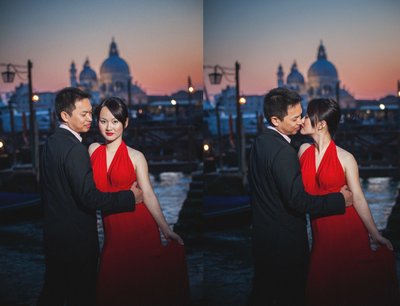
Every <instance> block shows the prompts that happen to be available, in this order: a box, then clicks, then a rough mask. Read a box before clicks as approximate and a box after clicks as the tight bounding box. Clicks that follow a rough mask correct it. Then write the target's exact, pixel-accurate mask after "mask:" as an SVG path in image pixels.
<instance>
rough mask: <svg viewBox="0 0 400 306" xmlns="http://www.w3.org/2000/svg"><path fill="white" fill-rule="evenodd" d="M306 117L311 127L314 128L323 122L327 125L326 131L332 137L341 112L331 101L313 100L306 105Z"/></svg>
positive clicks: (335, 103)
mask: <svg viewBox="0 0 400 306" xmlns="http://www.w3.org/2000/svg"><path fill="white" fill-rule="evenodd" d="M307 115H308V117H309V118H310V121H311V126H312V127H315V125H316V124H317V123H318V122H321V121H323V120H325V121H326V124H327V125H328V131H329V133H330V134H331V136H332V137H333V135H335V133H336V131H337V128H338V126H339V122H340V116H341V111H340V107H339V104H338V103H337V102H336V101H335V100H333V99H314V100H311V101H310V102H309V103H308V106H307Z"/></svg>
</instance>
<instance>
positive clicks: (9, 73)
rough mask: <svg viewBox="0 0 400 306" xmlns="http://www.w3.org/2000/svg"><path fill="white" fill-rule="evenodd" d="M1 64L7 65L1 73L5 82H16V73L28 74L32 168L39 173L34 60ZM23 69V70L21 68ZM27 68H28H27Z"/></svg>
mask: <svg viewBox="0 0 400 306" xmlns="http://www.w3.org/2000/svg"><path fill="white" fill-rule="evenodd" d="M0 66H3V67H7V70H6V71H4V72H2V73H1V76H2V78H3V82H4V83H12V82H14V77H15V74H17V75H18V76H19V77H20V78H21V79H23V78H22V77H21V74H23V73H24V74H25V73H26V74H27V75H28V103H29V114H30V115H29V130H30V141H29V143H30V149H31V159H32V168H33V170H34V172H35V173H36V174H37V171H36V170H37V169H36V167H37V162H36V157H37V154H36V151H37V149H36V146H35V113H34V109H33V93H32V62H31V61H30V60H28V63H27V65H26V66H25V65H14V64H10V63H8V64H2V63H0ZM21 69H22V70H21ZM25 69H26V70H25Z"/></svg>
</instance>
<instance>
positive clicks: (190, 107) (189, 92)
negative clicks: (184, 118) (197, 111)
mask: <svg viewBox="0 0 400 306" xmlns="http://www.w3.org/2000/svg"><path fill="white" fill-rule="evenodd" d="M193 92H194V87H193V85H192V79H191V78H190V76H188V110H189V116H191V115H192V94H193Z"/></svg>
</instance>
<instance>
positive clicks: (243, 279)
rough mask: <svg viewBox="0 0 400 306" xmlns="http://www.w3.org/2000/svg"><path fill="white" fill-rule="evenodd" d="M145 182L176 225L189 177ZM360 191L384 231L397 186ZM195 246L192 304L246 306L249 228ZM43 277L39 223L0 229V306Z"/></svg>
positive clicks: (207, 234) (379, 183)
mask: <svg viewBox="0 0 400 306" xmlns="http://www.w3.org/2000/svg"><path fill="white" fill-rule="evenodd" d="M151 179H152V183H153V187H154V190H155V193H156V194H157V196H158V198H159V200H160V204H161V207H162V209H163V211H164V213H165V216H166V219H167V222H168V223H169V224H171V226H172V225H173V224H174V223H176V222H177V220H178V214H179V211H180V209H181V207H182V204H183V202H184V200H185V198H186V194H187V192H188V190H189V184H190V181H191V177H190V175H185V174H182V173H163V174H161V175H160V176H159V177H157V178H154V177H151ZM362 187H363V190H364V192H365V195H366V198H367V201H368V202H369V204H370V208H371V211H372V214H373V216H374V219H375V221H376V223H377V225H378V228H379V229H384V228H385V227H386V223H387V219H388V217H389V215H390V213H391V208H392V206H393V205H394V204H395V199H396V196H397V192H398V189H399V188H400V182H399V181H394V180H392V179H389V178H372V179H368V180H363V181H362ZM100 230H101V226H100ZM101 235H102V234H101V232H100V237H101ZM201 244H202V247H201V248H198V247H197V248H193V247H191V246H190V245H188V246H187V248H188V249H189V250H197V251H196V252H197V253H199V254H194V253H193V252H190V251H189V252H188V253H187V264H188V271H189V279H190V281H191V284H193V282H194V281H195V282H197V285H198V282H199V279H201V280H202V283H203V285H202V290H201V291H198V290H197V291H196V295H195V296H194V297H193V305H233V306H234V305H246V302H247V299H248V295H249V293H250V290H251V278H252V275H253V271H252V259H251V241H250V227H249V226H248V225H242V226H240V227H230V228H225V229H223V230H205V231H204V232H203V239H202V241H201ZM199 258H202V260H199ZM43 273H44V257H43V254H42V223H41V220H40V219H26V220H21V221H18V222H13V223H2V224H0V305H34V304H35V301H36V299H37V296H38V294H39V292H40V289H41V287H42V283H43ZM199 273H201V274H202V275H199Z"/></svg>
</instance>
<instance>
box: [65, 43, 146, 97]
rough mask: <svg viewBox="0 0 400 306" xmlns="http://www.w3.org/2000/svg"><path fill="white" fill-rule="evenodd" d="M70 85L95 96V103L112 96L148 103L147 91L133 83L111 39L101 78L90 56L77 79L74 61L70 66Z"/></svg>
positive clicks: (128, 70)
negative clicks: (90, 61)
mask: <svg viewBox="0 0 400 306" xmlns="http://www.w3.org/2000/svg"><path fill="white" fill-rule="evenodd" d="M69 73H70V85H71V86H74V87H79V88H81V89H82V90H84V91H86V92H88V93H90V94H91V95H92V96H93V101H94V103H98V102H99V101H100V100H101V99H103V98H107V97H110V96H119V97H121V98H123V99H125V101H126V102H127V103H129V99H130V103H131V104H142V103H147V94H146V92H145V91H144V90H143V89H142V88H141V87H140V86H139V85H138V83H137V82H135V83H132V80H133V77H132V75H131V73H130V69H129V66H128V64H127V63H126V61H125V60H124V59H123V58H121V57H120V56H119V51H118V48H117V44H116V43H115V41H114V39H113V40H112V41H111V44H110V49H109V53H108V58H106V59H105V60H104V61H103V63H102V64H101V66H100V78H98V77H97V74H96V72H95V71H94V70H93V69H92V68H91V67H90V63H89V58H86V61H85V62H84V64H83V68H82V71H81V72H80V74H79V82H78V80H77V77H76V76H77V69H76V66H75V62H74V61H73V62H72V63H71V66H70V70H69Z"/></svg>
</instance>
